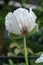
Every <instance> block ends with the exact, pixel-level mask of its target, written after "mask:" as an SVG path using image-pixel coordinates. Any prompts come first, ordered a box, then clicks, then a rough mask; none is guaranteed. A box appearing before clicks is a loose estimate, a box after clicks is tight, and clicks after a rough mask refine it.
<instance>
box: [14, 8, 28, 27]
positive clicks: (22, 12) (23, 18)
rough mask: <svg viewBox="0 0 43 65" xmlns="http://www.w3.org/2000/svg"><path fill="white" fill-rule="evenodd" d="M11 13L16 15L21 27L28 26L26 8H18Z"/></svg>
mask: <svg viewBox="0 0 43 65" xmlns="http://www.w3.org/2000/svg"><path fill="white" fill-rule="evenodd" d="M13 15H15V16H16V18H17V21H18V23H19V24H21V25H22V26H23V27H24V26H28V25H27V24H28V10H26V9H23V8H19V9H17V10H16V11H14V13H13Z"/></svg>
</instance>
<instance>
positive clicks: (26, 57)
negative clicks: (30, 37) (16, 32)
mask: <svg viewBox="0 0 43 65" xmlns="http://www.w3.org/2000/svg"><path fill="white" fill-rule="evenodd" d="M24 56H25V63H26V65H28V56H27V48H26V36H24Z"/></svg>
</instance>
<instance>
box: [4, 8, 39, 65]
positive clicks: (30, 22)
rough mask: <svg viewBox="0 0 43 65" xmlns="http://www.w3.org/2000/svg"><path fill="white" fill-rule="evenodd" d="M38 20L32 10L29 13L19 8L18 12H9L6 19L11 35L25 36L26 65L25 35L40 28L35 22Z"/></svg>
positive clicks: (26, 59)
mask: <svg viewBox="0 0 43 65" xmlns="http://www.w3.org/2000/svg"><path fill="white" fill-rule="evenodd" d="M36 18H37V17H36V15H35V14H34V13H33V11H32V9H31V8H30V10H29V11H28V10H27V9H25V8H18V9H17V10H14V12H13V13H12V12H9V13H8V14H7V15H6V17H5V27H6V30H7V31H8V32H9V33H13V34H17V35H24V38H23V39H24V52H25V53H24V55H25V62H26V65H28V57H27V49H26V36H25V34H27V33H30V32H31V31H32V30H33V29H34V28H35V26H36V27H38V25H37V24H36V22H35V21H36ZM37 30H38V29H37Z"/></svg>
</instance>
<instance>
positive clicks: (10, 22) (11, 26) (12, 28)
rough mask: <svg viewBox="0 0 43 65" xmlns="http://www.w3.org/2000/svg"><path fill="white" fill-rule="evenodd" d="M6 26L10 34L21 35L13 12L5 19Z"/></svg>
mask: <svg viewBox="0 0 43 65" xmlns="http://www.w3.org/2000/svg"><path fill="white" fill-rule="evenodd" d="M5 26H6V29H7V30H8V31H9V32H12V33H15V34H21V32H20V27H19V25H18V22H17V20H16V18H15V17H14V16H13V14H12V13H11V12H10V13H8V15H7V16H6V18H5Z"/></svg>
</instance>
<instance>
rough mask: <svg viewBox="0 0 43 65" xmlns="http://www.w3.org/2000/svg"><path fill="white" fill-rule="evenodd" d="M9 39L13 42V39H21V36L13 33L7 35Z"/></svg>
mask: <svg viewBox="0 0 43 65" xmlns="http://www.w3.org/2000/svg"><path fill="white" fill-rule="evenodd" d="M8 35H9V38H10V39H11V40H15V39H21V38H22V37H23V35H16V34H13V33H9V34H8Z"/></svg>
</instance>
